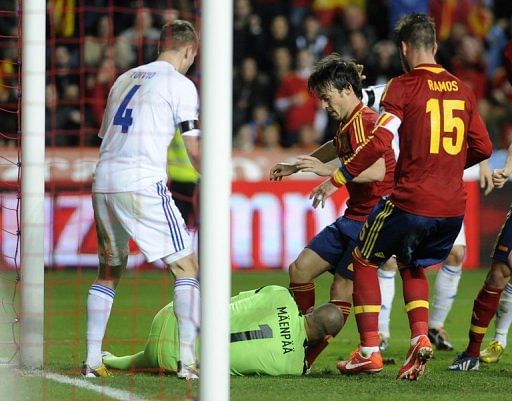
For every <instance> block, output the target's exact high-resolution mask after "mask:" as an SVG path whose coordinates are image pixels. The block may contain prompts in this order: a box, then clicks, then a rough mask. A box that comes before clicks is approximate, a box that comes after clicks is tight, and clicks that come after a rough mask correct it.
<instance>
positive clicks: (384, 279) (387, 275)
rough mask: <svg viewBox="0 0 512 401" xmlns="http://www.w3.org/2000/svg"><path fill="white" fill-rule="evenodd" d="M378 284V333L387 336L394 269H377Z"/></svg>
mask: <svg viewBox="0 0 512 401" xmlns="http://www.w3.org/2000/svg"><path fill="white" fill-rule="evenodd" d="M378 275H379V286H380V296H381V307H380V313H379V333H382V335H383V336H385V337H387V338H389V320H390V319H391V307H392V306H393V298H394V297H395V275H396V271H395V270H392V271H388V270H382V269H379V270H378Z"/></svg>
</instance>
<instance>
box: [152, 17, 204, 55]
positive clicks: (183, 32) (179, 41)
mask: <svg viewBox="0 0 512 401" xmlns="http://www.w3.org/2000/svg"><path fill="white" fill-rule="evenodd" d="M197 42H198V37H197V33H196V30H195V28H194V25H192V23H190V22H189V21H185V20H179V19H178V20H174V21H173V22H169V23H167V24H165V25H164V26H163V27H162V29H161V31H160V43H159V49H160V51H165V50H175V49H179V48H181V47H183V46H187V45H191V44H196V43H197Z"/></svg>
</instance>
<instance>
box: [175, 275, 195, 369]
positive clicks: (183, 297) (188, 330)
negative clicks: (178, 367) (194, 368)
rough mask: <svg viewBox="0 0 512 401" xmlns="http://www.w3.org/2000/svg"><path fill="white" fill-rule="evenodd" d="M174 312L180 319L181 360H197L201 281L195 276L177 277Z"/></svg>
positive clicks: (191, 362) (188, 363) (186, 361)
mask: <svg viewBox="0 0 512 401" xmlns="http://www.w3.org/2000/svg"><path fill="white" fill-rule="evenodd" d="M174 314H175V315H176V319H177V320H178V331H179V341H180V361H181V363H182V364H183V365H192V364H194V363H195V362H196V354H195V342H196V337H197V333H198V331H199V315H200V303H199V282H198V281H197V279H195V278H181V279H177V280H176V282H175V284H174Z"/></svg>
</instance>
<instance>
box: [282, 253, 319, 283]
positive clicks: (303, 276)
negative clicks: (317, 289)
mask: <svg viewBox="0 0 512 401" xmlns="http://www.w3.org/2000/svg"><path fill="white" fill-rule="evenodd" d="M288 274H289V276H290V281H292V282H295V283H307V282H309V281H311V280H313V279H314V277H313V276H312V274H311V270H310V269H308V268H307V266H306V265H305V264H304V263H301V261H300V258H299V259H295V260H294V261H293V262H292V263H290V266H289V267H288Z"/></svg>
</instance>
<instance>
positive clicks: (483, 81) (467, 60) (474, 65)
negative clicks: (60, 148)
mask: <svg viewBox="0 0 512 401" xmlns="http://www.w3.org/2000/svg"><path fill="white" fill-rule="evenodd" d="M486 67H487V66H486V60H485V52H484V47H483V44H482V41H481V40H479V39H477V38H475V37H473V36H470V35H465V36H464V37H463V38H462V40H461V42H460V45H459V47H458V48H457V53H456V55H455V58H454V60H453V63H452V72H453V74H455V75H456V76H457V77H458V78H460V79H461V80H462V82H464V83H465V84H466V85H468V86H469V87H470V88H471V89H473V92H474V93H475V96H476V98H477V99H481V98H483V97H484V96H486V94H487V73H486Z"/></svg>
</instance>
